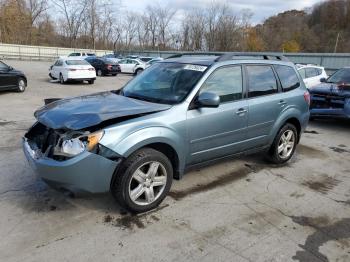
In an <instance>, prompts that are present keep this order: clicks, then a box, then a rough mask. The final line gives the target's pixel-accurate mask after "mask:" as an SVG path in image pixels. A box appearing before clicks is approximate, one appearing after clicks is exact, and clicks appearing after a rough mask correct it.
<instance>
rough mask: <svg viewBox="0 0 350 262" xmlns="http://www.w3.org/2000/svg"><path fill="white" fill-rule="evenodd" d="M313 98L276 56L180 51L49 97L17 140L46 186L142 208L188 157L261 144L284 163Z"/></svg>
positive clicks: (188, 163)
mask: <svg viewBox="0 0 350 262" xmlns="http://www.w3.org/2000/svg"><path fill="white" fill-rule="evenodd" d="M309 103H310V96H309V93H308V92H307V89H306V88H305V85H304V83H303V81H302V79H301V77H300V76H299V74H298V73H297V70H296V68H295V66H294V65H293V64H292V63H291V62H289V61H285V58H284V57H282V56H276V57H271V55H268V56H267V55H266V56H265V55H260V56H253V55H242V54H235V53H230V54H224V55H221V56H219V55H211V56H198V55H196V56H189V55H177V56H176V57H173V58H169V59H165V60H164V61H162V62H157V63H155V64H154V65H152V66H151V67H150V68H148V69H147V70H145V71H144V72H143V73H142V74H140V75H138V76H137V77H135V78H134V79H132V80H131V81H130V82H129V83H127V84H126V85H125V86H124V88H123V89H121V90H119V91H115V92H104V93H98V94H91V95H88V96H82V97H75V98H70V99H62V100H57V101H54V102H52V103H49V104H48V105H46V106H44V107H43V108H41V109H39V110H38V111H36V112H35V117H36V118H37V120H38V121H37V123H35V124H34V126H33V127H32V128H30V130H29V131H28V132H27V133H26V135H25V136H24V139H23V147H24V152H25V155H26V157H27V158H28V160H29V162H30V163H31V165H32V166H33V167H34V169H35V170H36V171H37V172H38V173H39V175H40V176H41V177H42V178H43V179H44V180H45V181H47V182H48V183H49V184H50V185H53V186H55V187H58V188H64V189H68V190H70V191H75V190H84V191H89V192H93V193H97V192H108V191H110V192H111V193H112V194H113V195H114V196H115V198H116V200H117V201H118V202H119V204H120V205H121V206H122V207H124V208H126V209H128V210H130V211H132V212H145V211H148V210H150V209H153V208H155V207H157V206H158V205H159V204H160V203H161V202H162V200H163V199H164V198H165V197H166V195H167V193H168V192H169V190H170V187H171V184H172V179H173V178H176V179H180V178H181V177H182V176H183V175H184V173H185V172H186V170H188V168H191V167H193V166H198V165H203V164H206V163H209V162H212V161H213V160H216V159H222V158H227V157H231V156H234V155H238V154H242V153H244V154H248V153H253V152H258V151H261V152H264V153H265V154H266V155H267V156H268V157H269V159H270V160H271V161H272V162H273V163H278V164H283V163H285V162H287V161H288V160H290V158H291V157H292V156H293V153H294V151H295V148H296V146H297V144H298V142H299V139H300V136H301V134H302V132H303V130H304V129H305V127H306V125H307V123H308V119H309Z"/></svg>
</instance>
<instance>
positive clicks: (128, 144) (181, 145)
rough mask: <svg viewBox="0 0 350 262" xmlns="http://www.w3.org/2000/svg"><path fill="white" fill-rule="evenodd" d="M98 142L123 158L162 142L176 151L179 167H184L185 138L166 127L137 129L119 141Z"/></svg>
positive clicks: (103, 140)
mask: <svg viewBox="0 0 350 262" xmlns="http://www.w3.org/2000/svg"><path fill="white" fill-rule="evenodd" d="M100 143H101V144H102V145H104V146H106V147H108V148H109V149H111V150H113V151H114V152H116V153H117V154H119V155H121V156H123V157H125V158H127V157H128V156H130V155H131V154H132V153H133V152H135V151H136V150H138V149H140V148H142V147H145V146H147V145H149V144H153V143H164V144H167V145H169V146H171V147H172V148H173V149H174V150H175V151H176V153H177V155H178V158H179V169H180V170H183V169H184V167H185V160H186V152H187V150H188V149H187V144H186V143H185V139H184V138H183V137H181V136H180V135H179V134H178V133H176V132H175V131H174V130H172V129H170V128H167V127H160V126H153V127H147V128H143V129H140V130H137V131H135V132H133V133H131V134H129V135H128V136H126V137H123V138H122V139H121V140H119V141H113V139H102V141H101V142H100Z"/></svg>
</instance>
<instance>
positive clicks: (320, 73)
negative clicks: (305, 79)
mask: <svg viewBox="0 0 350 262" xmlns="http://www.w3.org/2000/svg"><path fill="white" fill-rule="evenodd" d="M316 72H317V75H318V76H319V75H322V69H320V68H316Z"/></svg>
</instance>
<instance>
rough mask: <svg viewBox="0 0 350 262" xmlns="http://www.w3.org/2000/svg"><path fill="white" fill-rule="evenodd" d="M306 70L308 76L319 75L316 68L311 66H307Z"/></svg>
mask: <svg viewBox="0 0 350 262" xmlns="http://www.w3.org/2000/svg"><path fill="white" fill-rule="evenodd" d="M305 72H306V78H309V77H315V76H317V72H316V69H315V68H311V67H309V68H305Z"/></svg>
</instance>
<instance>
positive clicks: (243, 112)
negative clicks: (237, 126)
mask: <svg viewBox="0 0 350 262" xmlns="http://www.w3.org/2000/svg"><path fill="white" fill-rule="evenodd" d="M247 112H248V110H247V109H244V108H240V109H238V110H237V112H236V114H237V115H244V114H245V113H247Z"/></svg>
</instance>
